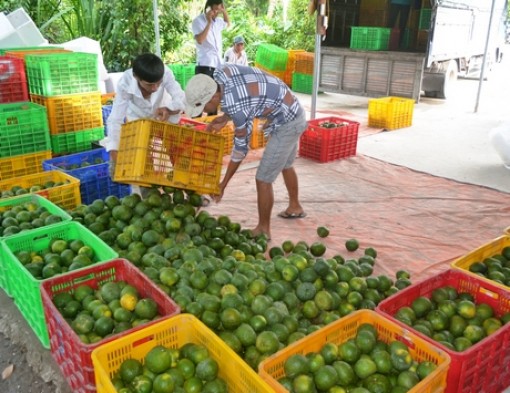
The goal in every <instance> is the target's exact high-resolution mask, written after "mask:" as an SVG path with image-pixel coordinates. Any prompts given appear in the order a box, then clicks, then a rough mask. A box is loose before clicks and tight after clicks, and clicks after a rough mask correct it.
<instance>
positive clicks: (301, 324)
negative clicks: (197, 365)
mask: <svg viewBox="0 0 510 393" xmlns="http://www.w3.org/2000/svg"><path fill="white" fill-rule="evenodd" d="M164 191H166V192H163V193H161V192H160V190H150V191H149V193H148V195H146V197H145V198H144V199H143V200H142V199H141V198H140V197H139V196H138V195H136V194H133V195H130V196H127V197H124V198H122V199H117V198H115V197H108V198H106V199H105V200H104V201H101V200H97V201H94V202H93V203H92V204H91V205H89V206H81V207H79V208H77V209H75V210H74V211H72V212H71V215H72V216H73V217H74V219H75V220H78V221H80V222H82V223H83V224H84V225H86V226H88V228H89V229H90V230H92V231H93V232H95V233H96V234H97V235H98V236H99V237H100V238H101V239H103V240H104V241H105V242H106V243H108V244H109V245H111V247H112V248H113V249H115V250H116V251H117V252H118V253H119V256H120V257H123V258H126V259H128V260H129V261H131V262H132V263H133V264H135V265H136V266H138V267H139V268H140V269H141V270H142V272H143V273H144V274H145V275H146V276H147V277H149V279H150V280H152V281H153V282H154V283H155V284H156V285H157V286H158V287H159V288H161V289H162V290H163V291H164V292H165V293H166V294H168V295H169V296H170V297H171V298H172V299H173V300H174V301H175V302H176V303H177V304H178V305H179V307H180V308H181V312H183V313H191V314H193V315H194V316H196V317H197V318H198V319H200V320H201V321H202V322H204V323H205V325H207V326H208V327H209V328H210V329H212V330H213V331H214V332H215V333H216V334H218V335H219V337H220V338H221V339H222V340H223V341H224V342H225V343H226V344H227V345H228V346H229V347H230V348H232V349H233V350H234V351H235V352H236V353H238V354H239V355H240V356H241V357H242V358H243V359H244V360H245V361H246V362H247V363H248V364H249V365H250V366H251V367H252V368H254V369H257V367H258V364H259V363H260V362H261V361H262V360H264V359H265V358H266V357H268V356H270V355H271V354H273V353H275V352H276V351H278V350H279V349H280V348H282V347H284V346H287V345H289V344H290V343H292V342H294V341H296V340H298V339H300V338H302V337H304V336H306V335H307V334H310V333H312V332H314V331H316V330H318V329H320V328H321V327H322V326H324V325H326V324H328V323H330V322H332V321H335V320H337V319H339V318H341V317H342V316H344V315H347V314H349V313H351V312H353V311H355V310H358V309H361V308H365V309H375V307H376V306H377V304H378V303H379V302H380V301H381V300H383V299H384V298H386V297H388V296H389V295H391V294H393V293H395V292H397V291H398V290H399V289H401V288H403V287H405V286H407V285H409V284H410V281H409V274H406V273H405V272H401V274H402V278H399V277H396V279H394V278H391V277H389V276H387V275H374V274H373V271H374V265H375V263H376V258H377V251H376V250H375V249H373V248H371V247H367V248H365V249H364V250H363V251H362V250H360V244H359V241H358V240H356V239H349V240H348V241H346V249H345V250H346V253H347V254H346V257H345V258H344V257H343V256H342V255H340V254H336V255H334V256H332V257H327V256H326V255H327V251H328V250H327V246H326V243H325V241H324V240H323V239H324V238H325V237H327V235H328V234H329V233H328V232H329V230H327V228H326V227H322V228H319V231H318V232H320V234H319V233H318V239H319V240H317V241H313V242H310V244H309V243H307V242H305V241H298V242H296V243H295V242H293V241H291V240H286V241H285V242H283V243H282V244H281V246H274V247H271V248H270V249H269V250H268V249H267V240H266V239H265V237H264V236H256V237H254V236H252V234H251V232H250V231H249V230H245V229H242V228H241V225H240V224H238V223H235V222H232V221H231V219H230V218H229V217H228V216H225V215H221V216H218V217H213V216H212V215H210V214H209V212H208V211H207V210H198V211H197V209H196V207H197V206H199V205H200V204H201V198H200V196H199V195H197V194H194V193H188V192H186V191H183V190H179V189H168V188H166V189H165V190H164ZM320 235H322V236H324V237H321V236H320ZM354 252H357V254H356V255H358V257H354ZM360 254H361V255H360ZM347 255H348V256H347Z"/></svg>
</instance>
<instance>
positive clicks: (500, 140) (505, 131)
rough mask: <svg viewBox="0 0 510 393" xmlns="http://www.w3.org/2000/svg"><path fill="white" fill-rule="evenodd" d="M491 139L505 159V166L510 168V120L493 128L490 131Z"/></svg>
mask: <svg viewBox="0 0 510 393" xmlns="http://www.w3.org/2000/svg"><path fill="white" fill-rule="evenodd" d="M489 139H490V141H491V143H492V146H494V149H495V150H496V151H497V152H498V154H499V156H500V157H501V159H502V160H503V164H504V165H505V168H507V169H510V121H507V122H504V123H502V124H500V125H499V126H497V127H496V128H493V129H492V130H491V131H490V132H489Z"/></svg>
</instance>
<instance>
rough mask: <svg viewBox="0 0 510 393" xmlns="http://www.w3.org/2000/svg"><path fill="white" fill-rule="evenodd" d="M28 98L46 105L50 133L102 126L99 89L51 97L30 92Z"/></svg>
mask: <svg viewBox="0 0 510 393" xmlns="http://www.w3.org/2000/svg"><path fill="white" fill-rule="evenodd" d="M30 100H31V101H32V102H35V103H36V104H39V105H44V106H45V107H46V110H47V112H48V124H49V126H50V134H51V135H58V134H64V133H67V132H76V131H81V130H87V129H90V128H98V127H102V126H103V111H102V105H101V92H100V91H98V92H94V93H80V94H66V95H61V96H53V97H45V96H40V95H36V94H30Z"/></svg>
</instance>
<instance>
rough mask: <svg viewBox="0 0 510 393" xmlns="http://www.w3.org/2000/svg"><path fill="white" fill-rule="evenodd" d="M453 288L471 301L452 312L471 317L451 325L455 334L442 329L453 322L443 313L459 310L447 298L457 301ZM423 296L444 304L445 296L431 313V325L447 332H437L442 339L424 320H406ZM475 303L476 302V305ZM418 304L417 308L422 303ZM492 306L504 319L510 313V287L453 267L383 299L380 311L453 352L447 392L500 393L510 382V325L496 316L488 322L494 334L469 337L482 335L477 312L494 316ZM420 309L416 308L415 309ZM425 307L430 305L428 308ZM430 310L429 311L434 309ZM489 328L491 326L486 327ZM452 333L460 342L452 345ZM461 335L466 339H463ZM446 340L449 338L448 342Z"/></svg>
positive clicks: (494, 311) (479, 314)
mask: <svg viewBox="0 0 510 393" xmlns="http://www.w3.org/2000/svg"><path fill="white" fill-rule="evenodd" d="M443 288H451V289H447V291H446V293H445V290H444V289H443ZM452 289H453V290H454V291H455V293H457V294H460V293H463V294H464V295H463V297H462V298H460V299H461V300H462V299H463V300H464V301H465V303H463V304H462V306H463V307H462V310H463V311H461V312H462V314H461V315H459V314H458V311H456V312H457V313H456V314H452V315H455V316H460V317H461V318H463V319H467V321H465V322H462V321H460V320H459V319H458V318H456V323H455V325H451V326H449V327H447V328H449V329H453V328H454V329H455V330H454V332H455V336H454V335H453V333H452V332H451V331H449V333H450V334H447V333H446V332H443V330H444V329H441V330H438V329H439V328H441V327H443V326H444V325H446V324H448V323H449V321H450V319H448V321H446V320H445V319H444V318H443V316H442V314H445V313H446V312H448V313H452V312H453V311H452V310H451V307H450V306H451V305H452V303H445V301H446V300H451V295H450V294H451V293H453V292H452ZM422 297H425V298H428V299H432V300H434V299H436V300H435V302H436V303H437V304H439V301H440V300H441V299H442V302H443V303H444V304H443V305H442V306H441V307H440V308H437V309H434V308H432V312H433V316H430V317H429V319H428V320H429V322H430V323H431V324H432V323H434V325H432V327H433V331H432V333H436V334H439V333H441V332H443V333H442V334H440V336H436V337H438V339H442V340H443V341H442V342H438V341H436V340H435V339H433V338H431V337H429V336H428V335H427V334H425V333H426V332H427V331H426V330H424V328H423V327H419V325H418V324H417V325H416V328H415V327H414V325H413V326H410V325H409V324H408V323H404V322H402V321H404V320H406V321H407V322H411V323H412V321H409V320H407V319H405V318H404V317H405V315H406V314H408V313H409V310H408V308H412V306H413V302H415V300H416V299H418V298H422ZM470 298H472V299H473V301H471V300H469V299H470ZM437 299H439V300H437ZM420 303H421V304H423V303H424V301H423V300H421V301H420ZM473 303H474V304H475V307H473V306H472V304H473ZM414 304H415V307H416V303H414ZM425 304H426V303H425ZM481 304H485V306H480V305H481ZM433 306H434V304H432V307H433ZM406 307H407V309H406ZM443 307H444V308H443ZM488 307H490V309H492V312H493V316H494V317H495V318H498V319H499V318H501V317H502V316H503V315H505V314H508V313H510V292H509V291H507V290H504V289H502V288H500V287H497V286H496V285H493V284H491V283H489V282H486V281H482V280H480V279H478V278H476V277H472V276H468V275H467V274H464V273H462V272H460V271H457V270H447V271H445V272H443V273H440V274H438V275H435V276H433V277H431V278H429V279H426V280H423V281H421V282H419V283H416V284H413V285H411V286H409V287H407V288H404V289H403V290H401V291H399V292H398V293H396V294H394V295H392V296H390V297H389V298H387V299H385V300H383V301H382V302H381V303H379V304H378V306H377V308H376V311H377V312H379V313H380V314H381V315H384V316H385V317H387V318H388V319H390V320H391V321H393V322H395V323H397V324H399V325H400V326H402V327H403V328H405V329H408V330H410V331H412V332H414V333H416V334H417V335H419V336H420V337H422V338H423V339H424V340H426V341H427V342H429V343H430V345H436V346H438V347H439V348H441V349H442V350H444V351H445V352H446V353H448V355H450V358H451V364H450V369H449V371H448V377H447V385H446V392H448V393H478V392H486V393H499V392H501V391H503V390H504V389H505V388H507V387H508V386H509V385H510V369H509V367H508V365H509V364H510V324H508V323H507V324H501V325H500V323H498V322H496V321H491V324H493V325H492V326H490V325H487V327H488V328H490V329H491V330H490V332H491V333H490V335H488V336H485V338H481V339H480V341H475V343H474V344H472V345H471V346H467V347H466V339H467V338H468V337H471V338H472V339H474V337H475V336H474V334H476V335H477V336H478V335H479V333H481V331H480V329H479V328H478V325H479V324H481V323H480V322H479V321H476V320H474V319H473V318H475V317H476V316H477V315H478V316H479V318H482V312H483V314H484V315H486V316H487V315H489V313H490V311H489V309H488ZM401 309H404V311H400V310H401ZM412 309H413V308H412ZM415 309H416V308H414V309H413V310H415ZM421 309H425V308H423V307H422V308H421ZM397 313H398V314H397ZM440 313H442V314H440ZM426 315H428V312H427V314H426ZM446 315H448V314H446ZM462 315H464V317H462ZM468 317H470V318H468ZM508 317H510V315H507V316H506V317H505V318H508ZM397 318H398V319H397ZM490 318H492V317H490ZM487 319H488V318H487ZM469 321H472V322H475V323H476V327H474V325H470V324H469ZM450 323H451V322H450ZM464 323H465V325H464ZM467 327H469V328H470V329H469V331H468V333H469V334H468V335H466V334H467V333H466V332H464V331H460V330H459V329H460V328H464V329H466V328H467ZM447 328H445V329H447ZM427 329H428V328H427ZM483 329H484V330H485V328H483ZM429 333H430V330H429ZM459 334H460V335H459ZM449 337H452V338H455V339H454V343H455V340H457V344H456V345H457V347H454V346H453V344H451V343H449V345H447V344H448V342H447V340H448V338H449ZM459 338H461V339H460V340H459ZM478 338H480V336H478ZM444 342H446V344H445V343H444ZM454 348H457V349H458V350H455V349H454ZM488 370H490V372H488Z"/></svg>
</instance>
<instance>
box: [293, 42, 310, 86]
mask: <svg viewBox="0 0 510 393" xmlns="http://www.w3.org/2000/svg"><path fill="white" fill-rule="evenodd" d="M313 63H314V54H313V52H299V53H296V59H295V63H294V72H293V73H292V90H294V91H295V92H298V93H305V94H311V93H312V87H313Z"/></svg>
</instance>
